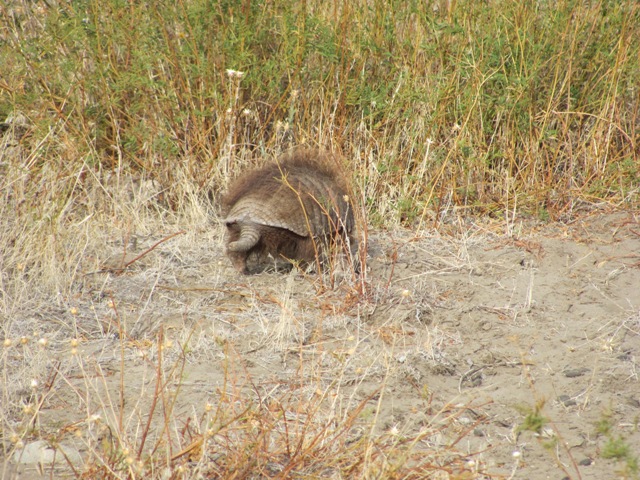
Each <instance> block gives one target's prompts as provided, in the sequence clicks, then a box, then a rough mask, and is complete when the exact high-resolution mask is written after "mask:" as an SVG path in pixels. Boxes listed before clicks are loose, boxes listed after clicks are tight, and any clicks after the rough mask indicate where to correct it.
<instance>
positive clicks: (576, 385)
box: [3, 212, 640, 480]
mask: <svg viewBox="0 0 640 480" xmlns="http://www.w3.org/2000/svg"><path fill="white" fill-rule="evenodd" d="M638 222H639V216H638V214H637V213H631V212H627V213H615V214H604V213H592V214H588V215H584V216H582V217H581V218H579V219H577V220H574V221H572V222H570V223H567V224H563V223H553V224H538V223H535V222H523V223H518V222H516V223H515V224H512V225H505V223H504V222H495V223H492V222H491V221H485V222H481V223H480V222H470V223H468V224H465V225H457V226H453V225H443V226H442V227H441V228H439V229H438V232H434V231H425V232H422V234H421V235H416V234H415V232H410V231H408V230H407V231H404V230H403V231H395V232H382V231H372V232H370V233H369V236H368V237H369V258H368V261H367V294H366V295H364V296H360V297H358V296H357V295H355V293H354V292H355V290H354V288H353V284H352V283H351V282H350V281H349V280H344V281H342V282H339V283H338V284H337V285H335V286H334V288H322V285H321V283H322V282H321V281H320V279H319V278H318V276H316V275H308V276H305V275H301V274H297V273H295V272H294V273H291V274H261V275H256V276H242V275H239V274H237V273H236V272H235V271H234V270H233V269H232V268H231V266H230V264H229V262H228V261H227V259H226V258H225V257H224V255H223V254H222V249H221V246H222V241H221V238H220V234H221V232H220V231H219V229H214V231H200V232H196V231H194V232H187V233H186V234H185V235H181V236H178V237H175V238H174V239H172V240H170V241H168V242H165V243H163V244H161V245H160V246H158V248H156V249H155V250H153V252H151V253H149V254H148V255H146V256H144V257H143V258H141V259H140V260H139V261H137V262H135V263H134V264H133V265H132V266H131V267H130V268H129V269H128V270H127V271H126V272H125V273H123V274H120V275H115V274H113V273H94V274H91V275H86V276H84V277H83V279H82V281H81V282H79V285H78V290H77V295H76V296H75V297H74V298H71V299H66V300H65V305H68V306H70V307H72V310H71V311H70V310H69V309H68V308H62V307H60V306H59V304H60V302H58V304H57V305H56V303H55V302H52V304H51V306H50V307H48V308H46V309H44V311H43V310H41V311H40V312H38V313H33V314H32V315H29V316H27V317H26V318H24V319H23V320H22V325H23V326H24V325H25V324H29V322H31V323H32V324H33V330H34V331H35V330H38V332H37V333H38V335H40V336H44V337H46V338H47V339H48V341H49V346H48V352H49V353H48V356H46V357H44V356H43V354H42V352H39V353H35V348H34V353H33V355H32V356H31V357H30V360H29V362H28V364H23V365H22V367H21V368H22V370H21V371H19V372H18V371H16V372H15V373H16V375H17V377H16V378H15V379H13V380H11V379H9V380H8V381H9V382H10V384H11V386H10V387H9V390H10V391H13V392H14V393H15V395H23V396H25V397H26V396H28V393H29V392H28V390H29V386H28V379H29V378H30V376H31V375H35V373H33V372H34V371H35V369H36V367H34V366H33V365H35V364H38V362H39V364H40V365H41V367H40V370H39V371H40V372H41V375H43V382H44V383H46V381H47V379H49V380H50V386H51V388H50V389H49V390H47V392H48V393H47V394H46V398H45V401H44V402H43V407H42V411H41V414H40V416H39V425H40V428H41V430H42V431H48V432H58V437H57V438H59V439H62V440H65V439H66V438H67V437H69V438H70V440H69V441H72V438H73V433H74V426H77V425H85V427H83V428H86V429H87V430H91V428H92V427H91V426H90V425H89V426H86V425H88V424H87V418H89V417H91V415H98V416H99V418H100V422H102V423H104V424H109V423H110V422H116V421H117V418H118V415H117V413H114V412H115V410H117V409H114V408H113V406H114V405H115V406H117V405H119V403H120V399H119V397H118V393H117V392H118V386H119V385H120V382H121V376H120V372H121V368H122V367H121V365H123V366H124V369H125V372H126V375H125V376H124V392H125V394H124V398H123V400H124V402H125V405H126V407H125V410H126V412H127V415H126V416H125V417H124V420H123V421H124V423H125V425H126V426H127V427H128V428H129V430H131V431H137V432H138V435H139V432H140V431H141V429H142V428H141V425H142V426H144V425H145V422H146V420H145V413H144V412H148V411H149V405H150V401H151V400H150V399H151V398H153V395H154V385H155V375H156V369H155V365H157V363H158V356H157V348H155V347H156V342H157V338H158V333H159V331H160V328H161V327H162V332H163V339H164V342H165V348H164V349H163V362H164V365H166V366H167V368H169V366H172V365H181V364H180V361H179V359H180V358H182V357H181V352H182V350H181V349H180V345H188V351H187V353H186V355H184V356H183V357H184V358H185V360H186V362H185V364H184V368H183V370H181V371H180V372H181V373H180V375H178V376H179V377H180V381H179V382H177V383H176V385H177V384H178V383H179V385H180V389H179V394H178V395H177V401H176V405H175V409H174V411H173V415H174V418H173V419H172V425H173V424H174V423H175V425H176V430H179V429H182V430H184V425H185V424H186V422H187V419H189V421H190V422H193V424H197V422H198V419H200V420H201V419H202V416H203V415H204V413H203V412H204V411H205V410H206V408H212V407H211V405H212V404H213V405H215V402H216V401H217V400H216V399H219V398H221V397H220V392H221V391H222V390H224V391H226V392H229V391H231V390H233V389H234V388H237V390H238V391H240V390H243V391H249V393H248V394H247V395H249V396H251V395H253V396H254V397H256V398H260V399H261V400H262V401H264V400H265V399H269V398H279V399H282V398H284V396H285V394H287V395H289V394H291V395H294V393H291V392H293V391H294V390H295V395H299V396H300V397H304V396H305V395H313V394H314V391H320V392H323V395H324V396H323V398H324V399H325V400H326V398H327V395H328V393H331V395H332V398H333V403H332V405H333V406H334V407H335V408H338V407H336V405H337V406H339V408H338V409H342V411H348V410H349V409H350V408H355V407H356V406H357V405H358V404H359V403H360V402H364V403H365V404H366V406H367V408H369V412H370V414H371V415H372V418H373V421H374V422H375V432H376V433H379V434H384V433H385V432H394V434H397V435H405V434H406V435H410V434H411V433H415V432H417V431H419V430H420V429H421V428H424V426H425V425H433V424H434V422H437V421H439V420H438V419H440V420H442V419H444V418H446V412H448V411H451V410H452V409H456V408H457V409H460V408H462V407H464V408H462V410H461V411H462V413H461V414H458V415H457V416H456V417H455V419H452V420H450V421H451V422H452V423H455V425H456V426H457V428H458V430H457V431H458V437H456V436H455V435H452V433H451V432H450V431H448V432H447V434H446V435H445V434H443V437H442V438H440V439H439V440H438V441H440V442H442V443H443V444H449V445H450V444H451V443H452V442H453V441H455V440H457V443H456V444H455V448H456V449H457V450H458V451H460V452H462V453H464V454H465V455H467V456H468V458H469V461H470V462H472V463H470V464H474V465H475V467H474V468H475V469H476V471H477V472H478V473H477V475H476V476H475V478H522V479H558V480H559V479H563V478H571V479H578V478H582V479H613V478H634V476H633V473H632V472H630V470H629V469H628V467H629V459H630V458H634V457H635V458H638V456H640V447H639V445H640V432H639V431H638V421H639V419H640V380H639V378H638V370H639V358H640V224H639V223H638ZM507 227H509V228H507ZM160 238H162V235H158V236H157V237H154V238H137V242H136V245H133V244H130V245H129V251H130V254H131V255H132V257H134V256H135V255H136V254H139V253H141V252H143V251H144V250H145V249H146V248H148V247H150V246H151V245H153V244H154V243H155V242H156V241H158V240H159V239H160ZM122 249H123V246H122V242H119V241H115V240H112V241H111V242H110V244H109V245H108V247H107V248H106V249H105V252H104V256H103V257H101V258H95V259H88V264H89V263H91V261H93V262H94V263H95V265H105V264H106V263H108V262H109V261H113V258H112V259H111V260H109V257H111V256H113V255H116V256H117V255H118V253H119V252H122ZM132 257H131V258H132ZM87 268H89V267H87ZM327 282H328V280H326V279H325V283H327ZM114 302H115V303H114ZM114 305H115V308H114ZM116 312H117V314H116ZM118 318H119V319H120V324H121V325H122V331H120V328H119V327H118V322H117V319H118ZM43 319H47V320H48V321H47V322H45V323H44V324H43V321H42V320H43ZM43 325H44V326H43ZM123 331H124V332H126V338H127V341H126V342H121V341H120V338H122V335H123ZM71 338H78V339H80V343H79V345H78V347H77V348H78V352H77V353H76V355H71V354H70V353H69V350H70V348H72V347H70V346H69V339H71ZM123 345H124V348H122V346H123ZM79 359H83V360H82V361H80V360H79ZM47 365H55V366H56V367H55V368H56V369H57V371H58V373H57V375H55V376H53V375H52V373H51V372H52V369H51V368H50V367H47ZM30 369H31V370H30ZM47 372H48V373H47ZM294 385H295V388H294ZM11 389H14V390H11ZM234 391H235V390H234ZM25 392H26V393H25ZM287 392H289V393H287ZM107 393H108V394H109V395H111V396H110V397H107ZM207 405H209V407H207ZM213 408H215V407H213ZM459 411H460V410H459ZM535 412H538V413H539V417H542V418H544V420H545V421H544V422H543V423H542V424H540V425H538V428H533V430H537V431H531V430H526V429H523V428H522V425H523V424H524V423H525V418H526V417H527V415H529V416H531V414H532V413H535ZM13 416H18V415H17V413H16V412H12V411H7V410H5V412H4V414H3V417H4V418H5V420H7V419H11V418H13ZM83 422H84V423H83ZM96 428H97V427H96ZM77 429H78V430H79V429H80V427H77ZM136 429H137V430H136ZM62 430H65V431H66V432H68V434H67V435H66V436H65V435H62V434H60V432H61V431H62ZM78 436H80V435H78ZM132 436H135V434H132ZM29 440H30V438H26V439H25V441H29ZM612 441H614V442H618V443H619V444H620V445H626V446H627V447H628V448H629V452H628V454H627V456H626V459H625V458H618V459H616V458H605V457H611V455H610V454H608V453H607V452H609V450H608V448H609V447H610V445H611V442H612ZM5 442H6V439H5ZM434 442H435V440H434ZM5 448H7V447H6V443H5ZM77 448H78V450H79V451H80V452H82V451H83V448H82V445H80V446H77ZM621 457H624V455H621ZM625 469H626V470H625ZM19 472H23V473H19ZM3 474H4V478H14V477H15V478H39V477H38V476H37V474H36V469H35V468H33V466H32V465H29V464H27V465H21V466H19V467H16V465H15V463H14V462H10V463H7V462H6V458H5V464H4V468H3ZM56 475H61V472H58V473H56ZM636 475H637V473H636ZM45 476H46V478H48V474H47V470H46V469H45ZM439 478H446V477H439ZM464 478H474V477H472V476H468V477H464Z"/></svg>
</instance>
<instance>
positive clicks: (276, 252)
mask: <svg viewBox="0 0 640 480" xmlns="http://www.w3.org/2000/svg"><path fill="white" fill-rule="evenodd" d="M222 216H223V222H224V223H225V225H226V227H227V236H226V250H227V255H228V256H229V258H230V259H231V262H232V263H233V265H234V266H235V267H236V268H237V269H238V270H239V271H241V272H243V273H257V272H261V271H264V270H266V269H268V268H272V267H276V268H281V267H285V268H286V267H290V266H291V263H290V261H291V260H293V261H300V262H301V263H303V264H309V263H312V262H314V261H315V260H316V259H319V260H323V259H324V258H325V257H326V253H327V249H328V248H331V247H333V246H339V247H340V246H342V247H344V246H348V248H346V249H345V251H347V252H350V253H351V255H352V258H353V259H355V258H356V256H357V255H356V254H357V250H358V241H357V235H356V226H355V220H354V216H353V208H352V205H351V203H350V201H349V197H348V195H347V188H346V185H345V184H344V182H343V181H342V180H341V179H340V174H339V173H338V171H337V170H336V169H335V167H333V166H332V165H331V164H330V163H329V159H328V158H327V157H326V156H325V155H323V154H321V153H319V152H317V151H309V150H299V151H297V152H295V153H293V154H291V155H288V156H285V157H284V158H281V159H280V160H278V161H277V162H274V163H270V164H268V165H266V166H264V167H262V168H260V169H257V170H253V171H250V172H247V173H245V174H243V175H241V176H240V177H239V178H238V179H237V180H236V181H235V182H234V183H233V184H232V185H231V187H230V188H229V191H228V192H227V194H226V195H225V196H224V197H223V199H222Z"/></svg>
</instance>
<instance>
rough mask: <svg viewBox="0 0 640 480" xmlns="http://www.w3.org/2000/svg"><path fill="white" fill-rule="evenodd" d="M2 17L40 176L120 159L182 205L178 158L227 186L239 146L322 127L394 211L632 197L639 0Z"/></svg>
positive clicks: (17, 105) (15, 108)
mask: <svg viewBox="0 0 640 480" xmlns="http://www.w3.org/2000/svg"><path fill="white" fill-rule="evenodd" d="M47 5H50V6H47ZM0 14H1V19H0V21H1V28H2V30H1V31H2V34H1V35H2V38H1V39H0V40H1V41H0V58H1V60H0V62H2V64H1V65H0V69H1V71H2V72H4V73H3V78H2V82H1V83H0V90H1V92H2V97H1V99H0V116H2V117H4V116H6V115H10V114H15V113H17V112H19V113H22V114H24V115H26V116H27V117H28V119H29V121H30V122H32V124H33V125H34V128H33V130H32V132H31V136H30V138H29V139H28V140H27V141H28V142H31V143H33V146H34V147H35V145H38V146H39V149H38V151H37V152H34V154H35V155H36V158H33V161H32V163H31V164H30V165H29V169H30V173H31V175H32V176H33V178H43V180H45V179H46V178H47V177H48V176H49V175H51V173H50V172H51V168H48V166H49V167H50V166H51V164H54V165H55V167H54V169H55V170H56V171H57V172H58V173H61V172H63V173H66V174H67V175H68V176H69V179H70V180H69V181H72V180H71V179H73V181H74V182H76V181H77V180H78V179H77V174H78V173H79V172H80V171H81V170H82V171H84V170H86V169H87V168H89V169H92V170H96V171H98V170H100V171H103V170H109V169H114V168H121V169H125V170H127V171H137V172H140V174H141V175H144V176H147V177H151V178H154V179H156V180H158V181H159V182H161V184H162V185H163V186H164V187H165V188H167V189H168V194H169V197H170V199H172V201H176V200H177V199H179V198H181V196H182V194H183V191H182V190H181V188H180V186H178V185H176V182H177V180H178V178H179V177H180V176H179V175H178V174H177V173H176V167H177V168H178V169H184V171H185V172H186V178H187V179H189V180H191V181H193V182H195V184H197V185H198V186H200V187H205V186H212V187H213V189H214V190H219V189H220V188H222V187H223V185H224V183H225V180H226V178H225V176H226V174H228V173H229V171H231V172H234V171H235V170H236V166H235V165H234V162H235V161H237V158H238V157H239V158H241V159H245V158H247V159H248V158H251V160H250V161H254V159H255V158H257V157H259V156H260V155H263V154H271V153H273V152H276V151H278V150H281V149H284V148H286V147H288V146H290V145H291V144H298V143H302V142H309V143H317V144H319V145H320V146H322V147H325V148H330V149H333V150H336V151H340V152H342V153H343V154H344V156H345V158H346V160H347V162H349V163H350V170H351V171H354V172H355V177H356V179H357V180H359V182H360V185H361V186H362V187H363V190H364V195H365V200H366V205H367V206H368V208H369V209H370V210H371V211H372V212H373V213H379V212H380V211H382V212H384V215H383V217H382V218H385V219H388V218H389V215H390V214H391V216H392V217H393V216H397V217H402V219H406V220H408V221H410V220H414V219H415V218H420V217H422V213H423V212H424V209H426V208H437V206H438V205H439V204H441V203H443V202H453V204H456V205H464V206H469V207H474V209H475V210H477V211H479V212H483V211H487V210H494V209H497V210H503V209H504V208H505V207H507V208H511V207H512V206H513V204H514V202H515V203H517V205H518V206H519V207H522V208H524V209H530V210H534V211H537V210H538V209H542V210H541V212H543V214H544V215H547V213H548V214H550V215H551V216H552V217H553V216H554V215H556V216H557V215H560V214H562V213H566V211H567V210H568V209H570V208H571V202H572V201H573V200H576V199H585V200H588V201H596V200H598V199H602V200H606V201H610V202H614V203H618V202H624V201H629V200H632V199H634V198H635V195H636V194H637V188H638V182H639V180H640V173H639V169H638V158H637V155H638V147H637V142H638V135H639V133H638V131H637V129H638V112H639V108H640V104H639V103H638V98H640V95H639V92H638V85H640V65H638V62H637V58H638V55H639V54H640V42H639V41H638V40H637V39H638V38H640V8H639V7H638V6H637V4H636V2H632V1H627V2H618V1H601V2H596V3H595V4H591V3H589V4H585V3H584V2H574V1H560V2H550V1H542V2H525V3H524V4H522V2H512V1H509V2H472V1H459V2H445V1H441V2H418V1H415V0H414V1H409V2H405V1H402V2H399V1H391V2H379V1H374V2H342V3H339V2H335V3H327V2H303V3H300V2H288V1H285V2H277V4H272V3H270V2H266V3H264V2H263V3H260V2H250V1H244V2H241V1H224V2H210V1H205V0H186V1H183V2H160V3H158V2H135V3H127V2H122V1H116V0H111V1H107V2H95V1H91V0H88V1H79V2H72V3H69V4H68V3H60V4H57V5H56V3H55V2H54V3H53V4H51V3H50V4H35V5H34V4H32V3H31V2H13V3H12V4H11V6H3V7H1V10H0ZM230 69H232V70H235V71H240V72H244V76H243V77H242V78H238V77H235V76H233V75H231V76H230V75H229V74H228V73H227V71H228V70H230ZM243 161H244V160H243ZM246 161H249V160H246ZM180 178H182V177H180ZM80 181H82V179H80ZM77 193H78V192H77V191H76V192H74V194H77ZM516 198H517V202H516ZM410 203H413V205H410Z"/></svg>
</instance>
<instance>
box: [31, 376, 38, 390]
mask: <svg viewBox="0 0 640 480" xmlns="http://www.w3.org/2000/svg"><path fill="white" fill-rule="evenodd" d="M31 388H33V389H34V390H35V389H36V388H38V380H36V379H35V378H34V379H33V380H31Z"/></svg>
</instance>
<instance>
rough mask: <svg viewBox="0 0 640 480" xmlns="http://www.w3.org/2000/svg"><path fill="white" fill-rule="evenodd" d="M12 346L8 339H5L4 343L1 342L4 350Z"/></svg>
mask: <svg viewBox="0 0 640 480" xmlns="http://www.w3.org/2000/svg"><path fill="white" fill-rule="evenodd" d="M12 344H13V342H12V341H11V339H10V338H5V339H4V341H3V342H2V346H3V347H4V348H9V347H10V346H11V345H12Z"/></svg>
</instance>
